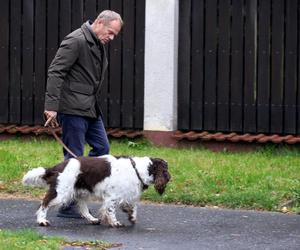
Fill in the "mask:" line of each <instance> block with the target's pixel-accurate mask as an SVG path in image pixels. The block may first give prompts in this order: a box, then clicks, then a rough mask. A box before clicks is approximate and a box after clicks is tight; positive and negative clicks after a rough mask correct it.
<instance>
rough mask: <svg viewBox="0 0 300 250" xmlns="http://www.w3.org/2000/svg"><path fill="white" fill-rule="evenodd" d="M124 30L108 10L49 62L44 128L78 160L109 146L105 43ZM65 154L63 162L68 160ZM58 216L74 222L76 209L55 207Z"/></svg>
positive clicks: (68, 40)
mask: <svg viewBox="0 0 300 250" xmlns="http://www.w3.org/2000/svg"><path fill="white" fill-rule="evenodd" d="M122 25H123V21H122V18H121V17H120V15H119V14H118V13H116V12H114V11H111V10H105V11H103V12H101V13H100V14H99V16H98V17H97V18H96V20H95V21H94V22H90V21H87V22H86V23H84V24H83V25H82V26H81V28H79V29H77V30H75V31H73V32H72V33H70V34H69V35H67V36H66V37H65V39H64V40H63V41H62V43H61V45H60V47H59V49H58V51H57V53H56V56H55V58H54V59H53V61H52V63H51V65H50V67H49V70H48V79H47V91H46V97H45V112H44V114H45V117H46V119H47V122H46V124H45V125H46V126H47V125H48V124H49V125H51V126H56V118H58V121H59V123H60V125H61V127H62V141H63V142H64V144H65V145H66V146H67V147H68V148H69V149H70V150H71V151H72V152H73V153H74V154H75V155H77V156H82V155H83V153H84V144H85V142H87V143H88V144H89V145H90V147H91V150H90V152H89V156H100V155H104V154H108V153H109V141H108V138H107V135H106V131H105V128H104V125H103V121H102V114H101V109H100V89H101V85H102V82H103V79H104V73H105V71H106V68H107V57H106V53H105V48H104V44H106V43H108V42H110V41H112V40H113V39H114V38H115V37H116V36H117V35H118V33H119V32H120V30H121V28H122ZM71 157H72V156H71V155H70V153H69V152H67V151H66V150H64V158H65V160H67V159H69V158H71ZM58 216H61V217H72V218H74V217H75V218H76V217H79V216H80V215H79V214H78V213H77V211H76V206H74V204H71V205H69V206H66V207H63V208H60V210H59V214H58Z"/></svg>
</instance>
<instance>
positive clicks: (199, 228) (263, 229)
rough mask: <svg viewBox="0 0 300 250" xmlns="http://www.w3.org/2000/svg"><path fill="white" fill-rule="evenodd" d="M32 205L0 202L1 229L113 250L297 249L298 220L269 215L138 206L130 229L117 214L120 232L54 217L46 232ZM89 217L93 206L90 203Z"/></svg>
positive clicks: (34, 203) (299, 240)
mask: <svg viewBox="0 0 300 250" xmlns="http://www.w3.org/2000/svg"><path fill="white" fill-rule="evenodd" d="M38 206H39V202H37V201H26V200H14V199H13V200H12V199H0V228H3V229H4V228H6V229H20V228H32V229H36V230H37V231H39V232H40V233H42V234H45V235H52V236H54V235H55V236H63V237H65V238H67V239H71V240H75V239H76V240H106V241H110V242H113V243H121V244H122V247H119V248H117V249H126V250H127V249H129V250H139V249H147V250H150V249H151V250H157V249H159V250H170V249H173V250H185V249H189V250H192V249H200V250H201V249H209V250H214V249H222V250H223V249H225V250H227V249H228V250H229V249H230V250H233V249H234V250H237V249H255V250H260V249H264V250H266V249H270V250H277V249H282V250H283V249H284V250H293V249H295V250H296V249H297V250H298V249H300V216H299V215H295V214H281V213H272V212H255V211H240V210H227V209H213V208H195V207H184V206H175V205H149V204H140V206H139V208H138V221H137V224H136V225H135V226H132V225H130V223H129V222H127V217H126V215H125V214H123V213H122V212H120V213H119V218H120V221H121V222H123V223H125V224H126V227H124V228H110V227H108V226H104V225H89V224H87V222H86V221H85V220H83V219H65V218H58V217H56V211H55V209H53V210H52V211H50V212H49V216H48V219H49V220H50V223H51V226H50V227H39V226H38V225H37V224H36V222H35V211H36V209H37V208H38ZM90 208H91V211H92V213H93V214H95V213H96V211H97V208H98V205H97V204H95V203H92V204H90Z"/></svg>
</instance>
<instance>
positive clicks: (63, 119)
mask: <svg viewBox="0 0 300 250" xmlns="http://www.w3.org/2000/svg"><path fill="white" fill-rule="evenodd" d="M58 120H59V123H60V125H61V127H62V141H63V142H64V144H66V146H67V147H68V148H69V149H70V150H71V151H72V152H73V153H74V154H75V155H77V156H83V154H84V144H85V143H88V144H89V146H90V147H91V150H90V152H89V156H101V155H105V154H108V153H109V141H108V138H107V134H106V131H105V128H104V124H103V122H102V119H101V117H100V116H99V118H97V119H95V118H88V117H83V116H76V115H67V114H59V115H58ZM64 158H65V160H67V159H69V158H72V155H70V154H69V153H68V152H67V151H66V150H65V149H64Z"/></svg>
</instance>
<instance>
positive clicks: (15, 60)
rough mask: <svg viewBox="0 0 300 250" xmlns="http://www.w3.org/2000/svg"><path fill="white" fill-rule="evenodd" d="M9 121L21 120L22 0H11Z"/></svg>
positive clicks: (18, 121) (16, 121) (17, 121)
mask: <svg viewBox="0 0 300 250" xmlns="http://www.w3.org/2000/svg"><path fill="white" fill-rule="evenodd" d="M10 9H11V13H10V14H11V16H10V19H11V20H14V22H11V23H10V30H13V31H14V32H10V66H9V67H10V72H9V74H10V88H9V122H10V123H17V124H18V123H20V122H21V20H22V10H21V1H19V0H11V8H10Z"/></svg>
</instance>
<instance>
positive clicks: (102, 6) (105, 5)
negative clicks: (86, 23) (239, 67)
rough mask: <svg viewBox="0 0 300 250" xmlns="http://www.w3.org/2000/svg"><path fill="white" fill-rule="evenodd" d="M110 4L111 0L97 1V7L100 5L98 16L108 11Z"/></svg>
mask: <svg viewBox="0 0 300 250" xmlns="http://www.w3.org/2000/svg"><path fill="white" fill-rule="evenodd" d="M109 2H110V0H98V1H97V5H98V9H97V11H98V13H97V14H100V12H102V11H103V10H107V9H109V8H110V7H109Z"/></svg>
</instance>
